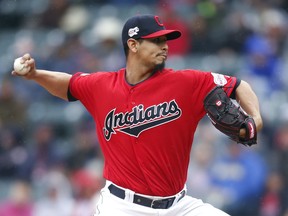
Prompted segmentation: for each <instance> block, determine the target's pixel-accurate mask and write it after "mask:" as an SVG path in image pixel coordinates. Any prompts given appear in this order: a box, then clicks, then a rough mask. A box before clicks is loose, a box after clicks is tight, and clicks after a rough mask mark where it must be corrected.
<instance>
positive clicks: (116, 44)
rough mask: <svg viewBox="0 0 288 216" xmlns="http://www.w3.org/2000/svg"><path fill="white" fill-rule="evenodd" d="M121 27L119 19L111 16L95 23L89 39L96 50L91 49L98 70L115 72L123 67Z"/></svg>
mask: <svg viewBox="0 0 288 216" xmlns="http://www.w3.org/2000/svg"><path fill="white" fill-rule="evenodd" d="M122 25H123V24H122V22H121V21H120V19H118V18H116V17H113V16H107V17H102V18H100V19H97V21H95V23H94V25H93V28H92V30H91V37H92V38H93V39H92V40H93V41H94V43H93V45H94V46H96V48H95V47H93V51H92V52H93V53H95V57H96V59H97V60H98V62H99V65H98V69H99V70H104V69H105V70H107V69H109V70H110V71H116V70H117V69H118V68H121V67H124V65H125V58H123V48H122V45H121V43H120V35H121V31H122V29H121V26H122ZM94 69H95V68H93V70H94ZM91 70H92V67H91ZM91 70H90V71H91Z"/></svg>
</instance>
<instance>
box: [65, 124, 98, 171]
mask: <svg viewBox="0 0 288 216" xmlns="http://www.w3.org/2000/svg"><path fill="white" fill-rule="evenodd" d="M79 125H80V126H79V127H77V128H76V131H75V138H74V139H73V140H74V141H75V142H74V144H73V146H74V149H73V150H72V151H71V152H70V154H69V155H68V156H67V159H66V167H67V168H68V170H69V171H71V172H74V171H77V170H80V169H82V168H83V167H85V166H87V165H88V163H89V162H90V161H92V160H94V159H95V158H97V157H100V149H99V144H98V139H97V137H96V135H95V131H94V125H93V123H92V122H90V121H88V120H83V122H81V123H79Z"/></svg>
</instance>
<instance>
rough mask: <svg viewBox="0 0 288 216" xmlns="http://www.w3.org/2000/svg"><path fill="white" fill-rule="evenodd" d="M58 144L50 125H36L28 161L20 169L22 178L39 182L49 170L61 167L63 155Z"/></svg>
mask: <svg viewBox="0 0 288 216" xmlns="http://www.w3.org/2000/svg"><path fill="white" fill-rule="evenodd" d="M58 144H59V143H58V142H57V139H56V136H55V132H54V130H53V126H52V124H49V123H43V122H42V123H39V124H38V125H36V129H35V132H34V133H33V141H32V142H31V143H30V144H29V150H28V160H27V161H26V162H25V163H24V164H23V166H22V167H21V176H22V178H25V179H27V180H35V181H39V179H41V178H43V176H45V174H46V173H47V172H48V171H49V170H50V169H51V168H53V167H57V166H62V162H63V161H62V160H63V155H61V153H60V150H59V147H60V146H58ZM57 147H58V148H57Z"/></svg>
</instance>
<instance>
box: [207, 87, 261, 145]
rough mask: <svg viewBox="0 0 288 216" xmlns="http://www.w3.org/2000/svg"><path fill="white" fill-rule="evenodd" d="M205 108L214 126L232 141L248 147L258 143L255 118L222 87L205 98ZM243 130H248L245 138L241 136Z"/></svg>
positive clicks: (215, 89) (213, 90)
mask: <svg viewBox="0 0 288 216" xmlns="http://www.w3.org/2000/svg"><path fill="white" fill-rule="evenodd" d="M204 108H205V110H206V112H207V116H208V117H209V119H210V121H211V122H212V123H213V125H214V126H215V127H216V128H217V129H218V130H219V131H221V132H222V133H224V134H226V135H227V136H228V137H229V138H230V139H231V140H233V141H235V142H237V143H241V144H243V145H248V146H251V145H253V144H256V143H257V131H256V125H255V122H254V120H253V118H252V117H251V116H249V115H248V114H247V113H246V112H245V111H244V110H243V109H242V108H241V107H240V105H239V104H236V103H235V102H233V101H232V99H231V98H229V97H228V95H227V94H226V92H225V91H224V90H223V88H222V87H221V86H216V87H215V88H214V89H212V91H211V92H209V94H208V95H207V96H206V97H205V99H204ZM241 129H246V133H245V136H240V130H241Z"/></svg>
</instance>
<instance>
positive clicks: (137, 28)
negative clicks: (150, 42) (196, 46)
mask: <svg viewBox="0 0 288 216" xmlns="http://www.w3.org/2000/svg"><path fill="white" fill-rule="evenodd" d="M163 35H165V36H166V37H167V40H174V39H177V38H179V37H180V36H181V32H180V31H178V30H168V29H166V28H165V26H164V24H163V23H162V22H161V21H160V18H159V17H158V16H155V15H137V16H133V17H131V18H130V19H128V20H127V21H126V23H125V24H124V26H123V30H122V43H123V44H124V45H125V44H126V43H127V40H128V39H129V38H133V39H140V38H143V39H147V38H154V37H160V36H163Z"/></svg>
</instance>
